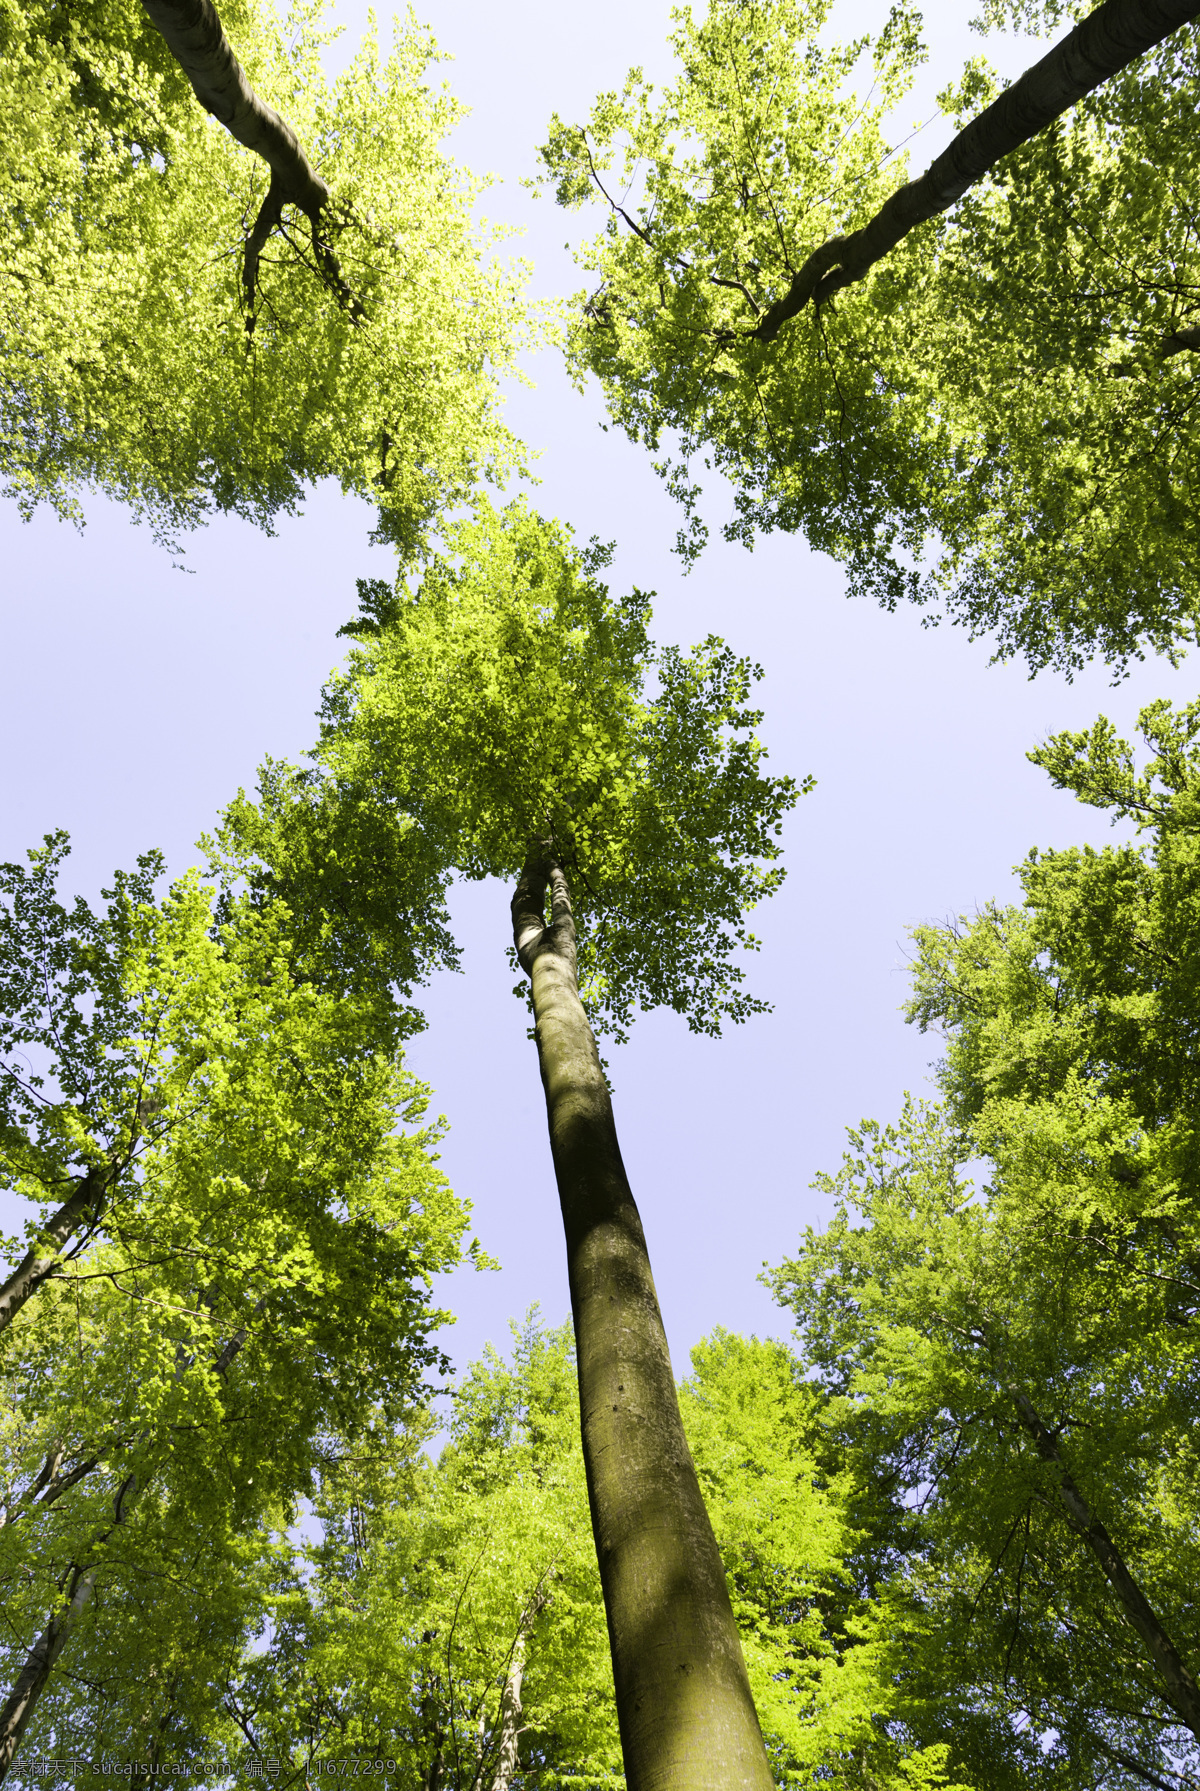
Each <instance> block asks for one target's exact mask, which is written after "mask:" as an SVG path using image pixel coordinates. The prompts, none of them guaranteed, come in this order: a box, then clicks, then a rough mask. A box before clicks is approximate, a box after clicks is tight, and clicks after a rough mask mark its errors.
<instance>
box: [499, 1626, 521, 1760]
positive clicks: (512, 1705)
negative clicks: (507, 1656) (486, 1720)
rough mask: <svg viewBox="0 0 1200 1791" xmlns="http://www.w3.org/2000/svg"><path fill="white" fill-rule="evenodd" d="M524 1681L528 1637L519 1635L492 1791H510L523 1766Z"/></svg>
mask: <svg viewBox="0 0 1200 1791" xmlns="http://www.w3.org/2000/svg"><path fill="white" fill-rule="evenodd" d="M524 1677H525V1637H524V1635H519V1636H518V1637H517V1639H516V1641H515V1642H514V1643H513V1651H512V1659H511V1660H510V1661H509V1663H508V1672H507V1673H506V1674H505V1677H504V1690H503V1691H502V1692H501V1694H500V1746H499V1750H498V1753H497V1757H496V1772H495V1776H494V1778H493V1779H492V1791H511V1786H512V1782H513V1780H514V1779H515V1778H516V1776H517V1770H518V1767H519V1766H520V1759H519V1756H518V1753H517V1748H518V1744H519V1742H520V1739H521V1681H522V1680H523V1679H524Z"/></svg>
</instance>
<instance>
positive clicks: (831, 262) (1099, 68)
mask: <svg viewBox="0 0 1200 1791" xmlns="http://www.w3.org/2000/svg"><path fill="white" fill-rule="evenodd" d="M1198 16H1200V3H1198V0H1103V4H1102V5H1101V6H1098V7H1097V8H1096V10H1095V12H1092V13H1089V14H1088V16H1087V18H1086V19H1083V20H1081V21H1080V23H1079V24H1078V25H1076V27H1075V29H1074V30H1073V31H1071V32H1069V33H1068V34H1067V36H1066V37H1064V38H1063V39H1062V40H1061V41H1060V42H1059V43H1057V44H1055V46H1054V48H1053V49H1052V50H1051V51H1050V52H1049V53H1048V54H1047V55H1045V56H1043V57H1042V59H1041V61H1040V62H1035V63H1034V65H1033V67H1032V68H1027V69H1026V70H1025V73H1024V74H1023V75H1022V76H1021V77H1020V79H1019V80H1017V81H1015V82H1014V83H1013V85H1012V86H1011V87H1008V88H1006V89H1005V91H1004V92H1003V93H1002V94H1000V95H999V97H998V98H997V99H995V100H993V101H992V103H991V105H990V106H988V107H986V108H985V110H984V111H982V112H981V113H980V114H979V116H978V118H973V119H972V120H971V122H970V124H969V125H967V126H966V128H965V129H964V130H961V131H960V132H959V134H958V136H957V137H955V139H954V141H953V143H951V145H950V147H949V148H948V149H946V150H944V151H943V152H942V154H941V155H940V156H938V158H937V160H936V161H934V162H931V163H930V165H929V167H928V168H927V169H926V170H925V172H924V174H923V175H922V176H921V178H920V179H919V180H912V181H909V182H908V184H907V185H906V186H903V187H900V188H899V189H898V191H897V192H895V193H893V194H892V196H891V198H890V199H889V200H888V201H887V202H886V204H885V205H883V206H882V207H881V209H880V210H879V211H877V212H876V214H875V216H874V217H873V218H872V219H871V221H870V223H868V224H864V226H863V227H862V229H861V230H855V231H853V232H852V233H851V235H849V236H839V237H834V238H832V239H831V240H830V241H829V242H827V243H822V245H821V247H820V248H819V249H817V250H815V251H814V252H813V254H811V255H810V256H809V258H808V260H807V261H806V262H805V263H804V266H803V267H802V268H801V269H800V270H799V272H798V273H796V274H795V275H793V278H792V283H791V286H790V287H789V289H788V291H787V292H786V293H785V294H784V296H783V297H782V298H781V299H779V300H778V301H777V302H776V303H775V304H773V305H771V306H770V307H769V309H768V310H767V311H765V312H764V314H763V317H762V319H761V321H760V323H759V324H758V326H757V328H756V329H754V330H752V331H751V332H750V334H751V335H752V336H753V337H755V338H757V339H758V340H759V341H761V342H770V341H772V340H773V339H774V337H776V336H777V335H778V334H779V331H780V329H781V327H782V325H783V324H785V323H786V322H787V321H788V319H789V318H792V317H795V316H796V315H797V313H798V312H800V311H802V310H803V309H804V307H805V306H806V305H807V304H809V303H813V304H816V305H819V304H821V303H822V301H823V300H825V299H827V298H828V297H830V295H831V294H832V293H835V292H837V291H839V290H840V289H841V287H843V286H849V285H852V284H853V282H854V281H855V280H861V279H862V277H863V275H864V274H865V273H866V272H867V271H868V270H869V269H870V268H872V267H873V266H874V265H875V263H876V262H877V261H882V259H883V257H884V256H885V255H887V254H889V253H890V251H891V250H892V249H894V248H895V246H896V244H897V243H898V242H900V241H901V240H902V238H904V237H905V236H907V235H908V233H909V231H910V230H912V229H914V228H915V227H916V225H918V224H923V223H924V222H925V221H926V219H928V218H936V217H937V216H938V215H939V213H941V212H944V211H948V210H949V209H950V207H951V206H952V205H953V204H954V203H955V201H956V200H958V199H961V198H962V196H963V194H964V193H965V192H966V191H967V189H968V187H972V186H974V185H975V182H976V181H977V180H981V179H982V178H983V176H984V175H985V174H986V173H987V171H988V169H989V168H991V167H992V166H993V165H994V164H995V163H996V162H998V161H999V160H1000V158H1001V157H1002V156H1005V155H1008V154H1009V153H1010V151H1012V150H1014V149H1016V148H1018V147H1019V146H1020V145H1021V144H1022V143H1027V142H1028V141H1029V139H1030V138H1031V137H1036V136H1037V134H1038V132H1039V131H1042V130H1045V128H1046V126H1047V125H1048V124H1051V123H1053V121H1054V120H1055V119H1056V118H1059V117H1061V115H1062V114H1063V113H1064V112H1066V111H1069V110H1070V108H1071V107H1072V106H1073V105H1075V104H1076V102H1077V101H1078V100H1081V99H1082V98H1083V97H1084V95H1085V94H1088V93H1091V92H1092V90H1093V89H1094V88H1096V87H1099V86H1101V85H1102V84H1103V83H1104V82H1105V81H1107V80H1108V79H1109V78H1110V77H1111V76H1112V75H1115V74H1117V73H1118V71H1119V70H1121V69H1123V68H1124V67H1125V66H1126V65H1127V64H1128V63H1130V62H1133V61H1134V60H1135V59H1136V58H1137V57H1138V56H1141V55H1144V54H1145V52H1146V51H1147V50H1152V49H1153V48H1154V46H1155V45H1156V44H1160V43H1161V42H1162V41H1163V39H1164V38H1166V37H1169V36H1170V35H1171V33H1172V32H1173V31H1177V30H1178V29H1179V27H1180V26H1181V25H1185V24H1187V23H1188V22H1189V21H1190V20H1192V19H1195V18H1197V17H1198ZM1180 334H1181V335H1182V334H1186V332H1180ZM1192 346H1194V344H1193V343H1191V342H1184V341H1180V342H1179V345H1178V348H1177V349H1175V350H1174V351H1173V352H1176V353H1177V352H1179V349H1182V348H1185V347H1192Z"/></svg>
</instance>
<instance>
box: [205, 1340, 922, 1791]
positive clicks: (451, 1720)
mask: <svg viewBox="0 0 1200 1791" xmlns="http://www.w3.org/2000/svg"><path fill="white" fill-rule="evenodd" d="M513 1331H514V1336H515V1346H514V1349H513V1351H512V1358H511V1363H510V1362H506V1361H503V1360H501V1358H500V1357H499V1356H498V1354H497V1353H496V1352H495V1351H494V1350H493V1349H491V1348H490V1347H489V1348H488V1349H487V1350H486V1351H485V1352H484V1356H483V1359H482V1360H481V1361H479V1362H477V1363H475V1364H474V1365H473V1366H472V1368H471V1369H470V1371H469V1373H468V1374H467V1376H466V1378H465V1381H464V1383H463V1385H462V1386H461V1387H460V1388H459V1389H458V1390H457V1392H456V1393H455V1395H454V1405H453V1408H452V1417H451V1421H450V1425H449V1438H448V1440H447V1442H446V1444H445V1446H444V1448H443V1450H442V1452H441V1455H440V1457H439V1459H438V1461H437V1464H436V1465H434V1464H432V1463H431V1462H430V1461H429V1460H428V1458H423V1457H421V1456H420V1454H419V1453H414V1439H415V1438H416V1437H417V1436H419V1434H420V1424H419V1423H417V1424H413V1425H410V1426H409V1427H408V1429H407V1430H406V1431H405V1432H403V1433H400V1434H397V1435H396V1436H394V1437H393V1438H391V1439H389V1438H387V1437H385V1436H384V1435H382V1434H381V1433H377V1435H376V1437H375V1447H374V1450H373V1451H365V1452H359V1453H358V1454H357V1456H356V1457H353V1458H350V1459H345V1460H343V1461H342V1462H341V1463H340V1464H339V1465H338V1466H337V1467H336V1468H335V1469H334V1470H333V1471H332V1472H331V1473H330V1474H329V1476H328V1477H327V1479H326V1482H325V1486H324V1488H323V1495H322V1497H321V1498H320V1499H319V1500H318V1506H317V1509H318V1512H319V1515H320V1519H321V1525H322V1534H321V1537H320V1540H319V1541H317V1542H316V1543H313V1544H310V1545H308V1546H307V1547H306V1548H304V1549H302V1550H301V1551H299V1558H298V1560H297V1562H296V1566H295V1569H294V1571H293V1572H292V1573H290V1574H288V1575H286V1576H284V1579H283V1583H282V1586H281V1591H280V1594H279V1596H278V1600H277V1603H276V1605H275V1607H274V1610H273V1615H272V1626H271V1641H270V1646H269V1648H267V1649H266V1650H263V1651H262V1652H257V1653H249V1654H247V1656H246V1658H245V1660H244V1662H243V1665H242V1668H241V1673H240V1676H239V1678H238V1685H237V1700H238V1702H239V1705H240V1707H241V1708H242V1709H243V1710H244V1711H245V1712H246V1713H247V1719H248V1722H249V1723H250V1724H252V1725H253V1726H254V1727H255V1729H256V1731H257V1732H258V1733H259V1734H260V1735H262V1736H266V1737H273V1738H274V1739H273V1740H272V1739H267V1740H263V1741H261V1742H260V1746H261V1747H262V1749H263V1751H264V1752H265V1753H272V1754H274V1755H275V1756H276V1757H278V1758H280V1759H284V1760H287V1759H289V1758H290V1761H291V1763H292V1764H293V1765H295V1764H297V1763H298V1756H299V1755H300V1753H301V1752H302V1751H303V1753H304V1760H305V1765H306V1767H307V1770H308V1773H309V1776H310V1777H311V1778H312V1779H313V1780H314V1781H319V1780H320V1779H322V1778H325V1777H326V1776H329V1777H337V1776H340V1775H341V1774H342V1773H343V1772H345V1771H350V1772H354V1771H355V1770H357V1769H358V1765H359V1763H360V1762H362V1761H364V1760H370V1761H374V1760H383V1761H384V1762H385V1763H386V1762H388V1761H391V1762H394V1768H395V1770H396V1772H397V1775H398V1777H399V1778H400V1780H401V1782H403V1783H412V1784H421V1785H423V1786H430V1785H432V1784H434V1783H435V1782H436V1783H439V1784H440V1785H441V1786H442V1787H443V1788H444V1791H469V1788H474V1791H501V1788H504V1791H507V1788H508V1787H509V1786H515V1785H517V1784H519V1785H520V1786H521V1787H522V1788H523V1791H532V1788H533V1787H538V1786H546V1787H548V1786H551V1785H558V1784H563V1783H569V1784H579V1785H595V1786H600V1785H609V1786H620V1785H623V1783H624V1780H623V1778H622V1776H621V1773H620V1754H619V1750H618V1743H617V1734H616V1726H615V1723H614V1720H613V1707H612V1705H613V1697H612V1673H611V1668H610V1665H609V1660H608V1647H607V1638H606V1636H605V1628H604V1607H603V1602H602V1597H601V1589H600V1582H599V1578H598V1575H597V1572H596V1563H595V1558H594V1555H593V1553H592V1551H591V1549H590V1547H588V1546H587V1542H586V1531H587V1490H586V1484H585V1477H584V1468H583V1458H582V1453H581V1449H580V1438H579V1406H578V1396H577V1392H576V1385H575V1373H574V1362H573V1356H574V1350H573V1344H572V1337H571V1328H570V1326H564V1327H562V1328H561V1329H555V1330H549V1331H547V1330H545V1329H544V1328H543V1327H542V1326H541V1324H540V1322H539V1321H538V1319H537V1315H536V1313H531V1314H529V1315H528V1316H527V1319H526V1322H525V1325H524V1326H523V1327H517V1326H515V1325H514V1326H513ZM692 1360H693V1369H694V1372H693V1374H692V1376H691V1377H690V1378H689V1379H688V1380H686V1381H685V1382H684V1383H683V1385H682V1386H681V1388H680V1401H681V1410H682V1412H683V1416H684V1420H685V1423H686V1427H687V1431H688V1436H689V1440H690V1442H691V1445H692V1448H693V1450H694V1452H695V1456H696V1461H697V1467H698V1470H699V1473H700V1476H701V1479H702V1481H703V1484H704V1486H705V1491H706V1496H707V1498H708V1502H709V1506H710V1510H711V1512H712V1515H713V1520H714V1527H715V1530H716V1535H717V1539H718V1542H719V1544H720V1548H721V1554H722V1558H723V1560H724V1562H725V1567H726V1573H727V1576H728V1580H729V1585H730V1590H731V1594H732V1596H733V1599H734V1604H735V1608H736V1610H737V1613H738V1621H739V1627H740V1629H741V1634H742V1638H743V1641H744V1644H745V1646H746V1649H747V1657H748V1662H749V1665H750V1671H751V1676H752V1679H753V1681H754V1686H755V1693H756V1697H757V1699H758V1702H759V1707H760V1709H761V1710H762V1713H763V1719H764V1731H765V1735H766V1739H767V1746H768V1751H769V1754H770V1758H771V1764H772V1774H773V1777H774V1780H775V1782H776V1783H777V1784H780V1785H804V1784H813V1783H830V1784H835V1785H839V1786H845V1787H847V1788H848V1787H850V1786H861V1785H868V1784H869V1785H875V1786H879V1787H885V1786H886V1787H887V1788H888V1791H892V1788H893V1787H894V1788H896V1791H899V1788H900V1787H902V1786H904V1787H913V1786H917V1785H931V1786H933V1785H936V1786H944V1785H945V1775H944V1772H943V1770H942V1764H943V1758H944V1755H945V1753H946V1749H945V1748H944V1747H940V1748H935V1749H933V1750H931V1751H927V1752H920V1751H917V1750H914V1749H913V1748H912V1747H911V1745H910V1744H909V1743H907V1742H906V1739H905V1737H904V1733H903V1718H902V1715H901V1714H900V1713H901V1712H902V1709H903V1704H904V1696H905V1694H904V1693H903V1691H902V1690H900V1689H898V1686H897V1683H896V1681H895V1667H896V1662H897V1658H898V1657H900V1656H902V1655H903V1653H904V1651H905V1649H906V1648H907V1647H910V1646H911V1645H912V1644H913V1642H914V1640H915V1639H918V1635H919V1631H920V1627H921V1624H920V1619H919V1616H916V1615H915V1614H914V1613H913V1612H911V1611H908V1612H905V1611H904V1610H902V1609H901V1607H900V1605H899V1604H898V1603H896V1602H894V1601H893V1603H892V1604H890V1605H887V1606H886V1608H885V1606H884V1605H883V1604H881V1605H879V1606H878V1607H873V1606H872V1604H871V1601H870V1599H869V1597H868V1596H865V1595H864V1593H865V1587H864V1585H863V1583H862V1581H861V1577H860V1576H861V1569H862V1562H861V1561H860V1560H858V1559H856V1553H857V1551H858V1549H859V1545H860V1542H861V1538H860V1537H859V1536H858V1535H857V1534H856V1532H855V1531H854V1529H853V1527H852V1518H851V1510H852V1506H853V1504H854V1499H855V1489H854V1487H853V1476H852V1475H849V1476H848V1475H846V1474H838V1473H837V1472H836V1471H834V1472H831V1471H830V1470H829V1468H828V1467H827V1466H826V1465H825V1464H824V1463H822V1461H821V1457H822V1456H823V1455H827V1454H829V1453H830V1452H829V1450H828V1447H827V1442H826V1439H825V1437H824V1433H823V1428H822V1424H821V1419H820V1404H821V1402H820V1400H819V1399H818V1398H817V1396H816V1395H815V1394H814V1391H813V1389H812V1388H811V1386H806V1385H805V1384H804V1382H803V1379H802V1372H803V1371H802V1367H801V1365H800V1364H799V1363H798V1362H797V1360H796V1359H795V1357H793V1356H792V1355H791V1354H790V1352H789V1351H788V1350H787V1349H786V1348H784V1347H783V1346H782V1345H779V1344H770V1343H767V1344H764V1343H759V1342H758V1341H757V1340H755V1339H746V1338H741V1337H736V1336H732V1335H730V1334H729V1333H726V1332H718V1333H716V1334H715V1335H714V1336H713V1337H712V1338H709V1339H707V1340H706V1341H705V1342H704V1343H703V1344H701V1345H700V1346H699V1347H698V1348H697V1349H696V1350H695V1351H694V1352H693V1358H692ZM429 1422H432V1420H429ZM884 1725H886V1727H885V1726H884ZM300 1736H303V1737H304V1741H303V1743H302V1744H298V1743H297V1739H296V1738H297V1737H300Z"/></svg>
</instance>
